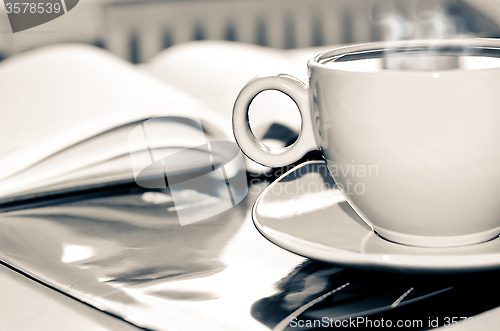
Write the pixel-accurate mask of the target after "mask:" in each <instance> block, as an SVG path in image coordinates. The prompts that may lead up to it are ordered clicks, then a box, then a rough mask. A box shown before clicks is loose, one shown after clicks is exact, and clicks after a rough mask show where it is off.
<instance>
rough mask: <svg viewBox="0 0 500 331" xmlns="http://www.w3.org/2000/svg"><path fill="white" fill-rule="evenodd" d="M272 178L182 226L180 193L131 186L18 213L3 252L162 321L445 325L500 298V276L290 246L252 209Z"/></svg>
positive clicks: (131, 317) (56, 283)
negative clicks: (391, 269)
mask: <svg viewBox="0 0 500 331" xmlns="http://www.w3.org/2000/svg"><path fill="white" fill-rule="evenodd" d="M266 185H267V184H266V183H265V182H261V183H259V184H255V185H253V186H251V187H250V189H249V196H248V197H247V198H246V199H245V200H244V201H243V202H242V203H240V204H239V205H238V206H237V207H236V208H232V209H230V210H228V211H226V212H224V213H222V214H220V215H218V216H214V217H212V218H210V219H208V220H204V221H200V222H197V223H194V224H190V225H188V226H180V224H179V221H178V219H177V216H176V214H175V211H173V210H172V209H171V207H173V203H172V199H171V196H170V195H169V192H168V190H139V189H137V188H133V189H128V190H127V189H123V191H122V192H120V193H117V192H115V193H114V194H110V195H107V196H106V195H102V196H100V197H91V198H89V199H78V200H76V201H73V202H71V201H68V202H64V203H63V202H61V203H60V204H58V205H53V206H46V207H38V208H34V209H27V210H17V211H12V212H8V213H5V214H3V215H2V217H1V218H0V229H1V230H0V251H1V257H2V261H3V262H4V263H6V264H9V265H11V266H13V267H14V268H15V269H16V270H19V271H21V272H22V273H24V274H26V275H28V276H30V277H33V278H35V279H38V280H40V281H41V282H43V283H45V284H48V285H50V286H52V287H54V288H56V289H58V290H60V291H62V292H65V293H68V294H69V295H70V296H72V297H75V298H77V299H79V300H82V301H84V302H86V303H89V304H90V305H92V306H94V307H97V308H99V309H101V310H103V311H106V312H109V313H112V314H114V315H116V316H118V317H121V318H123V319H125V320H127V321H129V322H131V323H132V324H134V325H137V326H140V327H145V328H151V329H155V330H168V329H170V328H172V327H174V328H175V329H178V330H192V329H194V328H207V327H209V326H213V327H214V328H218V329H223V330H234V329H235V328H236V329H239V330H268V329H273V328H274V329H275V330H285V329H287V328H289V329H292V326H291V324H289V323H290V321H291V320H292V319H294V318H295V319H294V320H295V321H298V320H301V321H307V320H314V319H319V320H321V319H322V318H323V317H327V318H332V319H333V320H335V319H346V318H347V319H348V318H349V317H355V316H370V318H372V319H374V320H375V319H380V318H385V319H394V320H396V319H403V318H404V319H409V318H412V319H422V320H424V323H427V320H428V316H431V317H433V318H436V317H439V318H440V319H439V324H440V325H443V324H444V323H445V321H444V319H443V318H442V317H446V316H451V315H453V316H455V315H458V316H472V315H475V314H477V313H481V312H483V311H485V310H488V309H491V308H494V307H496V306H497V305H498V302H497V300H496V297H497V296H498V294H499V293H497V292H498V286H494V284H495V283H494V281H495V279H497V278H498V273H493V272H492V273H479V274H461V275H453V276H447V275H446V274H445V275H437V276H436V275H434V276H433V275H418V276H416V275H411V274H400V273H380V272H369V271H364V270H355V269H343V268H341V267H340V266H336V265H332V264H325V263H321V262H317V261H312V260H308V259H304V258H302V257H300V256H297V255H295V254H292V253H289V252H287V251H285V250H282V249H281V248H279V247H277V246H275V245H273V244H271V243H270V242H268V241H267V240H265V239H264V238H263V237H262V236H261V235H260V234H259V233H258V232H257V231H256V229H255V228H254V226H253V224H252V222H251V219H250V218H249V210H250V208H251V206H252V204H253V202H254V201H255V199H256V198H257V196H258V195H259V194H260V193H261V192H262V191H263V189H264V188H265V186H266ZM80 198H81V197H80ZM169 210H170V211H169ZM470 302H474V304H473V305H471V304H468V303H470ZM436 326H437V325H436ZM425 328H428V326H426V325H425V324H424V326H423V327H416V328H415V329H425ZM293 329H297V328H293ZM306 329H307V328H306Z"/></svg>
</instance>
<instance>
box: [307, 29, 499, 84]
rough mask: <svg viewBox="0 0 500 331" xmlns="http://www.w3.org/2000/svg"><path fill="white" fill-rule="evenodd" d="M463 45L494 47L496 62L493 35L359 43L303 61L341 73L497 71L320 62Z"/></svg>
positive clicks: (495, 44)
mask: <svg viewBox="0 0 500 331" xmlns="http://www.w3.org/2000/svg"><path fill="white" fill-rule="evenodd" d="M438 46H439V47H467V48H471V49H490V50H492V49H494V50H498V52H499V61H500V39H497V38H448V39H415V40H397V41H381V42H371V43H362V44H354V45H347V46H341V47H337V48H334V49H331V50H328V51H324V52H321V53H319V54H317V55H315V56H313V57H312V58H310V59H309V61H308V62H307V66H308V68H318V69H319V68H320V69H322V70H331V71H335V72H344V73H349V74H351V73H352V74H364V75H366V74H377V75H380V74H391V75H394V74H396V75H407V74H411V75H419V74H420V75H431V76H432V75H435V74H436V73H440V74H449V73H464V72H468V73H472V72H485V71H500V67H498V68H478V69H467V70H461V69H454V70H446V69H444V70H396V69H384V70H377V71H356V70H349V69H344V68H343V69H339V68H334V67H330V66H326V65H324V62H326V61H330V60H332V59H334V58H338V57H341V56H344V55H349V54H356V53H362V52H381V51H382V52H383V51H389V50H404V49H411V48H414V49H419V48H420V49H421V48H430V47H438Z"/></svg>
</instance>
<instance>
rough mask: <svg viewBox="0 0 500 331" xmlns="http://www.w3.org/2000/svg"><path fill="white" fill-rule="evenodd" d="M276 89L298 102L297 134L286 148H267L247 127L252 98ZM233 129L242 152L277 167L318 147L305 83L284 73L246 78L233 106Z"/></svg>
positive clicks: (259, 161) (269, 165) (289, 162)
mask: <svg viewBox="0 0 500 331" xmlns="http://www.w3.org/2000/svg"><path fill="white" fill-rule="evenodd" d="M267 90H277V91H280V92H283V93H285V94H286V95H287V96H289V97H290V98H291V99H292V100H293V101H294V102H295V104H296V105H297V107H298V108H299V112H300V117H301V120H302V125H301V132H300V134H299V137H298V138H297V140H296V141H295V143H293V144H292V145H290V146H287V147H285V148H270V147H268V146H266V145H264V144H263V143H262V142H260V141H259V140H258V139H257V137H255V135H254V134H253V132H252V130H251V128H250V121H249V117H248V110H249V109H250V104H251V103H252V101H253V99H254V98H255V97H256V96H257V95H258V94H259V93H260V92H263V91H267ZM233 132H234V137H235V138H236V142H237V143H238V145H239V146H240V148H241V150H242V151H243V153H245V155H246V156H248V157H249V158H251V159H252V160H254V161H255V162H257V163H260V164H262V165H265V166H268V167H280V166H285V165H288V164H291V163H293V162H295V161H298V160H300V159H301V158H302V157H303V156H304V155H305V154H306V153H307V152H309V151H312V150H316V149H318V146H317V144H316V139H315V137H314V131H313V126H312V119H311V105H310V102H309V94H308V88H307V86H306V85H305V84H304V83H303V82H301V81H300V80H299V79H297V78H295V77H293V76H290V75H286V74H278V75H265V76H258V77H255V78H254V79H252V80H251V81H249V82H248V83H247V84H246V85H245V87H243V89H242V90H241V92H240V94H239V95H238V97H237V98H236V102H235V104H234V109H233Z"/></svg>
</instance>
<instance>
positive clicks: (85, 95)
mask: <svg viewBox="0 0 500 331" xmlns="http://www.w3.org/2000/svg"><path fill="white" fill-rule="evenodd" d="M318 51H319V50H317V49H312V50H301V51H280V50H273V49H269V48H263V47H259V46H253V45H245V44H237V43H230V42H195V43H190V44H184V45H179V46H175V47H172V48H170V49H168V50H165V51H164V52H162V53H160V54H158V55H157V56H156V57H155V58H154V59H152V60H151V61H150V62H149V63H146V64H142V65H140V66H134V65H132V64H130V63H128V62H126V61H123V60H121V59H119V58H117V57H115V56H114V55H112V54H110V53H109V52H107V51H105V50H102V49H99V48H95V47H91V46H83V45H60V46H52V47H48V48H44V49H38V50H34V51H31V52H28V53H25V54H22V55H19V56H16V57H13V58H10V59H8V60H6V61H3V62H1V63H0V103H1V105H2V110H1V114H2V120H1V121H0V142H1V143H0V203H3V204H5V203H12V202H15V201H19V200H26V199H32V198H37V197H41V196H51V195H57V194H65V193H67V192H70V191H75V190H83V189H89V188H99V187H102V186H108V185H113V184H117V183H126V182H134V180H137V179H138V177H141V175H144V173H141V168H137V167H136V166H135V165H134V160H144V159H146V160H148V159H150V160H151V162H152V163H153V162H154V161H156V160H155V159H154V158H158V157H161V158H164V157H166V156H168V155H171V154H174V153H177V152H179V151H182V150H185V149H193V150H194V152H193V153H191V156H190V161H189V162H188V161H186V162H184V161H183V160H182V159H181V160H177V163H176V164H171V165H170V166H169V167H170V169H169V174H172V175H174V176H175V175H176V174H183V173H186V172H190V171H196V169H197V168H199V167H203V166H206V164H203V162H204V161H203V160H206V157H204V156H203V154H204V153H206V151H205V150H204V149H203V148H198V147H199V146H201V145H203V144H205V143H206V142H207V141H234V138H233V136H232V132H231V113H232V105H233V103H234V100H235V99H236V96H237V95H238V92H239V90H240V89H241V88H242V87H243V85H244V84H245V83H246V82H247V81H248V80H249V79H251V78H253V77H254V76H256V75H258V74H261V73H263V72H269V71H274V72H276V71H280V72H286V73H289V74H292V75H296V76H297V77H299V78H301V79H305V78H307V76H306V60H307V58H308V57H310V56H311V55H314V54H315V53H317V52H318ZM263 97H265V98H262V100H261V105H263V106H261V107H264V108H265V111H263V112H262V111H261V112H260V113H264V114H266V113H267V114H270V113H273V114H274V116H273V118H274V119H273V120H271V119H270V118H268V116H260V118H259V117H257V118H256V119H255V121H254V119H252V128H256V129H255V130H256V132H257V131H259V130H261V131H265V130H267V129H268V128H269V126H270V125H271V124H272V123H280V124H282V125H284V126H288V127H290V128H291V129H292V130H297V124H296V123H295V124H294V123H292V122H291V121H290V118H291V116H290V114H293V113H295V114H296V115H297V114H298V112H297V111H296V110H295V109H293V108H294V105H291V106H290V104H289V103H288V104H283V103H282V102H281V101H280V100H279V98H276V96H275V95H274V96H273V95H270V96H263ZM152 118H154V119H155V120H154V121H152V120H151V119H152ZM148 120H149V121H148ZM299 125H300V124H299ZM145 137H146V139H145ZM214 153H216V152H214ZM197 160H198V161H197ZM212 162H214V160H212ZM143 166H144V168H147V165H143ZM149 175H151V176H154V175H155V174H149ZM143 177H144V176H143ZM142 179H147V178H142Z"/></svg>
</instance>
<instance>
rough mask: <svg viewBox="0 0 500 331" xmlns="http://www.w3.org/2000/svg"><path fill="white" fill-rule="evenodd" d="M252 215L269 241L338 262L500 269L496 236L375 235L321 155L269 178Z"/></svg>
mask: <svg viewBox="0 0 500 331" xmlns="http://www.w3.org/2000/svg"><path fill="white" fill-rule="evenodd" d="M252 216H253V221H254V224H255V226H256V227H257V229H258V230H259V231H260V233H262V235H264V237H266V238H267V239H268V240H270V241H271V242H273V243H274V244H276V245H278V246H280V247H282V248H284V249H286V250H289V251H291V252H293V253H296V254H299V255H302V256H305V257H308V258H312V259H316V260H320V261H324V262H329V263H335V264H338V265H342V266H349V267H358V268H368V269H379V270H380V269H384V270H389V269H390V270H399V271H404V272H405V271H409V272H425V273H429V272H431V273H436V272H470V271H483V270H492V269H500V239H499V238H498V237H497V238H496V239H494V240H490V241H488V242H485V243H481V244H475V245H469V246H462V247H447V248H426V247H413V246H405V245H400V244H396V243H393V242H390V241H387V240H385V239H382V238H380V237H379V236H377V235H376V234H375V233H374V232H373V231H372V230H371V228H370V227H369V226H368V225H366V224H365V223H364V222H363V221H362V220H361V218H360V217H359V216H358V215H357V214H356V213H355V212H354V211H353V210H352V208H351V207H350V206H349V205H348V203H347V202H346V201H345V199H344V198H343V196H342V194H341V193H340V191H339V190H338V189H337V188H336V187H335V185H334V182H333V179H332V177H331V176H330V174H329V173H328V169H327V167H326V164H325V163H324V162H322V161H313V162H306V163H304V164H302V165H300V166H298V167H296V168H294V169H292V170H291V171H289V172H287V173H285V174H284V175H283V176H281V177H280V178H279V179H278V180H276V181H275V182H274V183H272V184H271V185H270V186H269V187H268V188H266V190H265V191H264V192H263V193H262V194H261V195H260V197H259V198H258V199H257V201H256V202H255V205H254V206H253V211H252Z"/></svg>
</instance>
